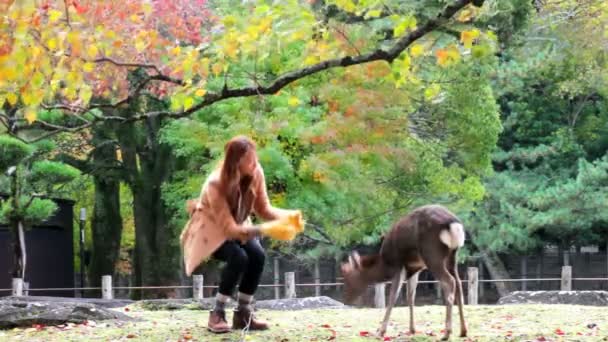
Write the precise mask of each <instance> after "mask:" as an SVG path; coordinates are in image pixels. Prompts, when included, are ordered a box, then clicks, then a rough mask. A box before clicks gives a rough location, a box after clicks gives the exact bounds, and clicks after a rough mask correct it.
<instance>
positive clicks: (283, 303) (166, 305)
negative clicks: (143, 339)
mask: <svg viewBox="0 0 608 342" xmlns="http://www.w3.org/2000/svg"><path fill="white" fill-rule="evenodd" d="M138 304H139V305H140V306H141V307H142V308H143V309H145V310H152V311H155V310H211V309H213V306H214V305H215V298H205V299H203V300H200V301H195V300H193V299H149V300H142V301H140V302H139V303H138ZM234 307H235V303H234V301H230V302H228V303H227V304H226V308H227V309H232V308H234ZM344 307H345V306H344V304H342V303H340V302H338V301H335V300H333V299H331V298H329V297H323V296H322V297H307V298H293V299H272V300H260V301H257V302H256V303H255V308H256V309H267V310H303V309H321V308H324V309H326V308H344Z"/></svg>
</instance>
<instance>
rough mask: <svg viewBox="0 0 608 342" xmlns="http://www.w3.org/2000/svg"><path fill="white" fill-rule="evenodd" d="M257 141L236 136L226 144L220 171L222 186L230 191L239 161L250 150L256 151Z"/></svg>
mask: <svg viewBox="0 0 608 342" xmlns="http://www.w3.org/2000/svg"><path fill="white" fill-rule="evenodd" d="M255 147H256V146H255V143H254V142H253V141H252V140H251V139H249V138H248V137H246V136H242V135H240V136H236V137H234V138H232V139H230V141H228V143H226V146H224V161H223V162H222V166H221V171H220V184H221V188H222V189H223V190H224V191H226V192H229V190H230V189H229V187H230V186H231V185H233V184H234V182H235V180H236V177H237V174H238V169H239V162H240V161H241V159H242V158H243V157H244V156H245V155H246V154H247V153H248V152H249V151H253V152H255Z"/></svg>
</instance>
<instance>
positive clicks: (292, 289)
mask: <svg viewBox="0 0 608 342" xmlns="http://www.w3.org/2000/svg"><path fill="white" fill-rule="evenodd" d="M285 298H287V299H291V298H296V273H295V272H285Z"/></svg>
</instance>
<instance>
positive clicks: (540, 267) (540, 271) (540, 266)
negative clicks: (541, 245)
mask: <svg viewBox="0 0 608 342" xmlns="http://www.w3.org/2000/svg"><path fill="white" fill-rule="evenodd" d="M544 252H545V250H544V249H543V250H541V251H540V254H539V255H538V263H537V264H536V279H541V278H542V277H543V260H544V259H543V254H544ZM541 286H542V284H541V281H540V280H538V281H536V288H535V290H536V291H539V290H542V287H541Z"/></svg>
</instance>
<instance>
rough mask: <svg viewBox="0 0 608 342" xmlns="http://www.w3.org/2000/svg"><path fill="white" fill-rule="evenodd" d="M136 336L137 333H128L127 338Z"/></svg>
mask: <svg viewBox="0 0 608 342" xmlns="http://www.w3.org/2000/svg"><path fill="white" fill-rule="evenodd" d="M135 337H137V335H135V334H129V335H127V338H135Z"/></svg>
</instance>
